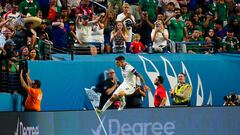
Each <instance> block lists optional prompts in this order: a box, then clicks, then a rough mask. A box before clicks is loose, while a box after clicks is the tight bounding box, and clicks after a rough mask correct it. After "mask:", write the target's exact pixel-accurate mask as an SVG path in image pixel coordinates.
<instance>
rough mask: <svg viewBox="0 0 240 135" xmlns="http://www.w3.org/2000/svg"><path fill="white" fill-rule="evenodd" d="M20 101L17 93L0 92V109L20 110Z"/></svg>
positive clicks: (20, 98)
mask: <svg viewBox="0 0 240 135" xmlns="http://www.w3.org/2000/svg"><path fill="white" fill-rule="evenodd" d="M21 103H22V97H21V96H20V95H18V94H10V93H0V111H21Z"/></svg>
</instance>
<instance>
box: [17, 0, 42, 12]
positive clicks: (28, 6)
mask: <svg viewBox="0 0 240 135" xmlns="http://www.w3.org/2000/svg"><path fill="white" fill-rule="evenodd" d="M38 11H39V5H38V3H37V1H36V0H23V1H22V2H21V3H20V5H19V12H20V13H22V14H23V15H25V16H27V14H30V16H37V14H38Z"/></svg>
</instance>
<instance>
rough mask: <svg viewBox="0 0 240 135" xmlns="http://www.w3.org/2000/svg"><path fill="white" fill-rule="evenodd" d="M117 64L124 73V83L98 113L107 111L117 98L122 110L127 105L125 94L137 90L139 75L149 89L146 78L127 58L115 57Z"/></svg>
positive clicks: (146, 88)
mask: <svg viewBox="0 0 240 135" xmlns="http://www.w3.org/2000/svg"><path fill="white" fill-rule="evenodd" d="M115 61H116V65H117V66H118V67H120V68H121V71H122V75H123V79H124V80H123V83H122V84H121V85H120V86H119V87H118V88H117V89H116V90H115V92H114V93H113V95H112V96H111V98H110V99H108V101H107V102H106V103H105V105H104V106H103V108H102V110H98V109H97V110H96V111H97V112H98V113H102V112H104V111H106V109H107V108H108V107H109V106H111V104H112V103H113V102H114V101H115V100H117V99H118V98H119V99H120V101H121V106H120V107H119V108H118V110H119V111H120V110H122V109H123V108H124V106H125V105H126V102H125V96H126V95H131V94H133V93H134V92H135V90H136V89H135V87H136V81H137V80H136V78H137V77H139V78H140V80H141V82H142V84H143V85H144V87H143V88H144V90H146V91H147V90H149V87H148V86H147V85H146V84H145V80H144V79H143V77H142V75H141V74H139V73H138V72H137V71H136V70H135V69H134V67H133V66H131V65H130V64H128V63H127V62H126V61H125V58H124V57H123V56H118V57H116V58H115Z"/></svg>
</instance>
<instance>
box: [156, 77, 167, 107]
mask: <svg viewBox="0 0 240 135" xmlns="http://www.w3.org/2000/svg"><path fill="white" fill-rule="evenodd" d="M163 81H164V78H163V77H162V76H158V77H157V78H156V79H155V81H154V85H156V86H157V89H156V91H155V93H154V106H155V107H162V106H165V105H166V101H167V96H166V90H165V88H164V86H163V85H162V84H163Z"/></svg>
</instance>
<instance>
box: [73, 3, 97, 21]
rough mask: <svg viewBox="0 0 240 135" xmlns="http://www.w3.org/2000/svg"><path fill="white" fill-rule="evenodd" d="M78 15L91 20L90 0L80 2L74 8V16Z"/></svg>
mask: <svg viewBox="0 0 240 135" xmlns="http://www.w3.org/2000/svg"><path fill="white" fill-rule="evenodd" d="M79 14H81V15H87V16H88V17H89V19H90V20H92V15H93V9H92V5H91V4H90V0H82V1H81V2H80V5H79V6H78V7H76V8H75V15H76V16H78V15H79Z"/></svg>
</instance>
